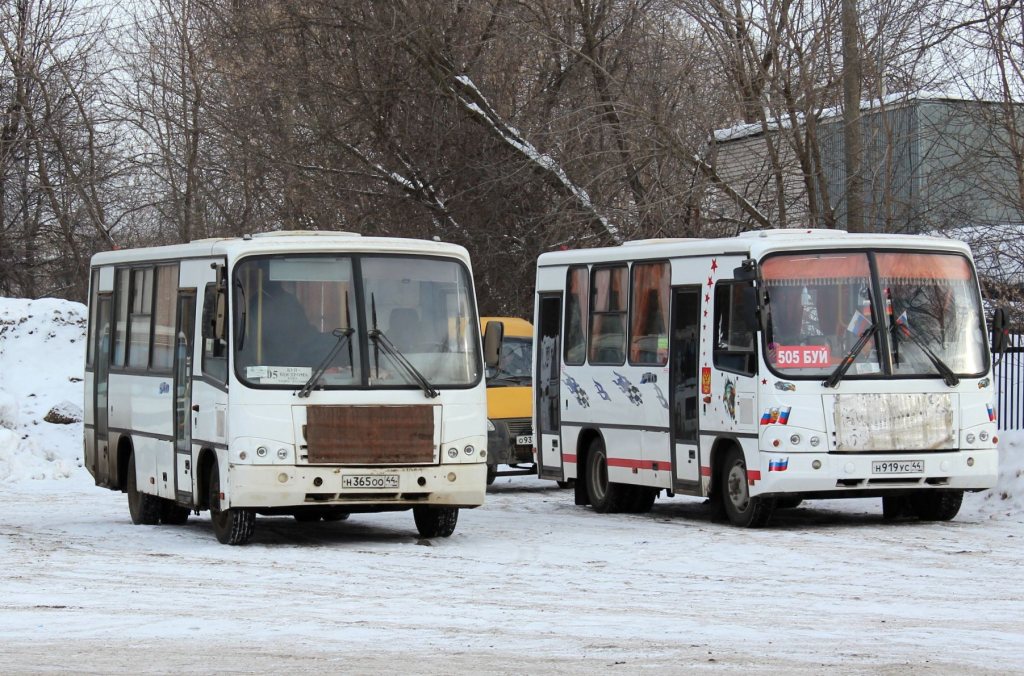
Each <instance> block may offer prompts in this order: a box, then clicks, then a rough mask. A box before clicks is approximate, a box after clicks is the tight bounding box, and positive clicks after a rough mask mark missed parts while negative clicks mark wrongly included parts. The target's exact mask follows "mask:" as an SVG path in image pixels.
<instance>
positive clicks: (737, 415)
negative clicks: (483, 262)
mask: <svg viewBox="0 0 1024 676" xmlns="http://www.w3.org/2000/svg"><path fill="white" fill-rule="evenodd" d="M996 314H997V317H998V318H999V321H1002V320H1003V319H1004V318H1005V315H1003V314H1002V313H1001V312H997V313H996ZM534 326H535V327H536V337H535V346H534V355H535V367H534V368H535V373H534V376H535V378H534V383H535V392H536V394H535V401H534V430H535V438H536V452H537V455H538V473H539V475H540V476H541V477H542V478H549V479H555V480H558V481H568V480H575V485H576V502H577V504H590V505H592V506H593V507H594V509H596V510H597V511H600V512H615V511H627V512H642V511H647V510H649V509H650V508H651V506H652V504H653V502H654V500H655V497H656V496H657V494H658V493H659V492H661V491H666V492H667V493H668V494H669V495H674V494H681V495H693V496H706V497H710V498H712V499H713V500H714V501H715V503H716V504H718V505H720V506H721V508H722V509H724V511H725V513H726V515H727V516H728V518H729V519H730V520H731V521H732V523H734V524H737V525H740V526H748V527H756V526H762V525H764V524H765V523H767V522H768V520H769V519H770V517H771V515H772V513H773V510H775V509H777V508H782V507H792V506H795V505H796V504H798V503H799V502H800V501H801V500H803V499H806V498H815V499H818V498H848V497H858V496H859V497H868V496H874V497H881V498H882V501H883V509H884V511H885V513H886V514H887V515H889V516H895V515H910V516H916V517H919V518H921V519H928V520H946V519H951V518H953V517H954V516H955V515H956V513H957V511H958V510H959V508H960V505H961V501H962V499H963V494H964V491H977V490H982V489H985V488H989V487H991V486H993V485H994V484H995V483H996V480H997V458H998V455H997V449H996V444H997V438H996V434H997V426H996V421H995V415H996V413H995V410H994V384H993V382H992V378H991V377H990V373H989V372H990V364H991V359H990V353H989V345H988V341H987V340H986V326H985V318H984V314H983V309H982V303H981V295H980V289H979V285H978V281H977V278H976V275H975V271H974V265H973V262H972V259H971V254H970V251H969V250H968V248H967V247H966V246H965V245H964V244H962V243H959V242H954V241H951V240H942V239H932V238H925V237H912V236H893V235H851V234H846V233H844V232H841V231H832V230H828V231H820V230H777V231H760V232H752V233H745V234H743V235H741V236H738V237H735V238H729V239H713V240H685V239H680V240H659V241H648V242H637V243H628V244H625V245H622V246H618V247H614V248H603V249H590V250H577V251H564V252H552V253H547V254H544V255H542V256H541V257H540V259H539V261H538V265H537V296H536V310H535V316H534ZM998 335H1001V332H999V334H998Z"/></svg>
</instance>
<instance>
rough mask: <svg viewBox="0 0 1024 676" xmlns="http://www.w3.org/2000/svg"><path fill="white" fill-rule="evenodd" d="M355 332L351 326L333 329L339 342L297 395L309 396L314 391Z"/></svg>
mask: <svg viewBox="0 0 1024 676" xmlns="http://www.w3.org/2000/svg"><path fill="white" fill-rule="evenodd" d="M355 332H356V330H355V329H353V328H351V327H350V328H347V329H334V330H333V331H331V335H332V336H334V337H335V338H337V339H338V342H336V343H335V344H334V347H332V348H331V351H330V352H328V353H327V357H326V358H325V359H324V360H323V361H322V362H320V365H319V366H317V367H316V370H315V371H313V375H311V376H310V377H309V380H307V381H306V384H305V385H303V386H302V389H301V390H299V391H298V392H296V393H295V395H296V396H298V397H308V396H309V393H310V392H312V391H313V388H314V387H316V384H317V383H318V382H320V379H321V378H323V377H324V373H326V372H327V367H328V366H330V364H331V362H332V361H334V358H335V357H337V356H338V353H339V352H341V348H342V347H344V346H345V343H347V342H348V339H349V338H350V337H351V336H352V334H353V333H355Z"/></svg>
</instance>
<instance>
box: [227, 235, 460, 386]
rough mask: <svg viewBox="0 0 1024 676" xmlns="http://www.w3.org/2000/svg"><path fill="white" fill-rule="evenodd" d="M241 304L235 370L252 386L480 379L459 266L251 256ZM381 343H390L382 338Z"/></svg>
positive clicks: (241, 269) (236, 283)
mask: <svg viewBox="0 0 1024 676" xmlns="http://www.w3.org/2000/svg"><path fill="white" fill-rule="evenodd" d="M357 271H360V272H361V274H359V273H357ZM357 274H358V275H359V277H358V278H357ZM357 294H361V295H362V298H358V299H357ZM233 297H234V304H233V307H234V310H233V320H234V332H233V339H234V355H235V372H236V373H237V375H238V377H239V378H240V379H241V380H242V381H243V382H244V383H246V384H248V385H251V386H255V387H303V386H304V385H306V384H307V383H308V382H309V381H310V379H311V378H312V377H313V375H314V373H316V374H318V377H316V378H315V380H316V382H315V383H310V386H311V387H312V388H313V389H317V388H327V389H332V388H346V387H366V386H372V387H403V388H409V387H419V386H420V381H421V380H426V381H427V382H429V384H430V385H431V386H434V387H445V386H448V387H452V386H455V387H458V386H467V385H472V384H473V383H475V382H476V381H477V380H478V379H479V376H480V355H479V349H478V347H477V346H478V342H479V337H478V334H477V331H476V328H475V327H476V324H475V323H474V322H475V320H476V318H475V315H474V312H473V310H472V308H473V301H472V296H471V292H470V287H469V282H468V274H467V272H466V270H465V268H464V267H463V266H462V265H460V264H459V263H457V262H455V261H452V260H448V259H434V258H424V257H411V256H370V255H363V256H359V257H358V259H356V258H355V257H352V256H342V255H301V256H298V255H296V256H283V255H282V256H260V257H253V258H247V259H245V260H243V261H242V262H240V263H239V264H238V265H237V266H236V268H235V273H234V278H233ZM381 335H382V336H383V337H384V338H386V339H387V344H386V345H382V343H383V341H378V340H374V339H372V338H373V337H376V336H381ZM368 336H370V337H371V339H368ZM389 348H393V349H389ZM403 361H405V362H407V364H403V363H402V362H403ZM409 365H411V366H412V367H413V368H412V370H410V369H409V368H408V366H409ZM321 371H322V373H321Z"/></svg>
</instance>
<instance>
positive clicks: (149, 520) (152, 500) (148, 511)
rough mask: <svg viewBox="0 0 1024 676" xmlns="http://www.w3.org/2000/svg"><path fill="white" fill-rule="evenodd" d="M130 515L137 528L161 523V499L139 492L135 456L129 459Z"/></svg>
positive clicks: (127, 488)
mask: <svg viewBox="0 0 1024 676" xmlns="http://www.w3.org/2000/svg"><path fill="white" fill-rule="evenodd" d="M127 484H128V485H127V486H126V492H127V493H128V513H129V514H131V516H132V523H134V524H135V525H136V526H140V525H145V526H155V525H156V524H158V523H160V502H161V500H160V498H158V497H157V496H155V495H149V494H147V493H140V492H139V485H138V479H137V478H136V476H135V454H134V453H132V454H131V455H130V456H129V457H128V481H127Z"/></svg>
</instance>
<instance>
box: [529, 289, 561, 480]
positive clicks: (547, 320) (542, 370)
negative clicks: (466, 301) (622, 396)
mask: <svg viewBox="0 0 1024 676" xmlns="http://www.w3.org/2000/svg"><path fill="white" fill-rule="evenodd" d="M561 334H562V296H561V295H560V294H559V295H554V294H553V295H542V296H541V298H540V312H539V316H538V324H537V327H536V336H537V338H536V340H537V346H536V350H537V373H536V374H534V379H533V382H534V388H533V390H534V397H535V398H534V407H535V409H536V411H537V421H536V426H535V427H536V429H535V430H534V434H535V435H536V436H537V438H536V439H534V441H535V443H537V476H538V477H540V478H541V479H554V480H556V481H562V480H564V479H565V477H564V476H563V468H562V441H561V415H560V414H559V401H560V399H561V391H560V383H561V379H562V377H561V368H560V367H561V363H562V359H561V353H562V351H561V347H560V345H561V341H560V339H559V337H560V336H561Z"/></svg>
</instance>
